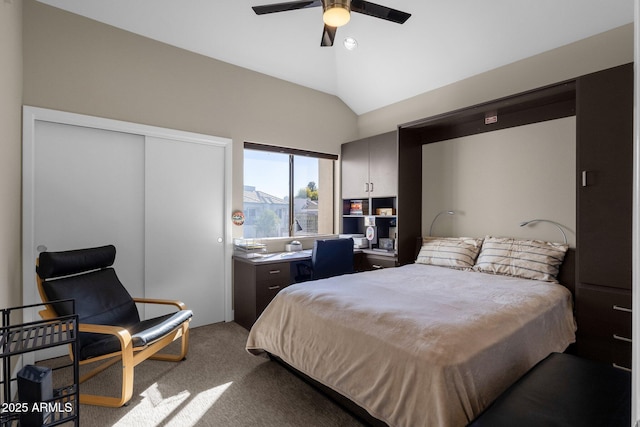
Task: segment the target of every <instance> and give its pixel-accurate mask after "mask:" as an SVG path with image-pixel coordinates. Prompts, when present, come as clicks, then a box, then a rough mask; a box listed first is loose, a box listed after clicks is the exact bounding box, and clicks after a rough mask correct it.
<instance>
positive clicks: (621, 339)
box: [613, 334, 633, 342]
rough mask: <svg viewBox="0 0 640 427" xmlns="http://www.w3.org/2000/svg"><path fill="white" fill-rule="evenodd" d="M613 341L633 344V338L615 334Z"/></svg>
mask: <svg viewBox="0 0 640 427" xmlns="http://www.w3.org/2000/svg"><path fill="white" fill-rule="evenodd" d="M613 339H614V340H618V341H624V342H633V341H631V338H627V337H623V336H620V335H617V334H613Z"/></svg>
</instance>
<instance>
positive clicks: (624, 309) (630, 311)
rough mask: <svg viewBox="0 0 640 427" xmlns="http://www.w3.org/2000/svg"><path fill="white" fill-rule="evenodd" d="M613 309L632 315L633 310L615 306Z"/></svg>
mask: <svg viewBox="0 0 640 427" xmlns="http://www.w3.org/2000/svg"><path fill="white" fill-rule="evenodd" d="M613 309H614V310H618V311H624V312H625V313H633V310H631V309H630V308H627V307H620V306H619V305H615V304H614V306H613Z"/></svg>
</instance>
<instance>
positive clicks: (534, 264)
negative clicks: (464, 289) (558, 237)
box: [473, 236, 569, 283]
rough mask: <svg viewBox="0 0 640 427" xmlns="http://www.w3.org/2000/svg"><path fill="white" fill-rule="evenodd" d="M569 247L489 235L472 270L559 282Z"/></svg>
mask: <svg viewBox="0 0 640 427" xmlns="http://www.w3.org/2000/svg"><path fill="white" fill-rule="evenodd" d="M568 248H569V246H568V245H567V244H564V243H551V242H543V241H542V240H519V239H512V238H505V237H490V236H487V237H485V239H484V243H483V244H482V250H481V251H480V255H478V260H477V261H476V265H475V266H474V267H473V270H474V271H480V272H483V273H492V274H502V275H505V276H514V277H521V278H524V279H534V280H543V281H546V282H555V283H558V281H557V280H556V276H557V275H558V272H559V271H560V265H562V261H563V260H564V255H565V253H566V252H567V249H568Z"/></svg>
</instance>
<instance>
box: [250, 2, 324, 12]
mask: <svg viewBox="0 0 640 427" xmlns="http://www.w3.org/2000/svg"><path fill="white" fill-rule="evenodd" d="M318 6H322V0H307V1H288V2H285V3H273V4H265V5H263V6H253V7H252V9H253V11H254V12H255V13H256V15H264V14H267V13H275V12H286V11H289V10H297V9H306V8H308V7H318Z"/></svg>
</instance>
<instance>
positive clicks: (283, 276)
mask: <svg viewBox="0 0 640 427" xmlns="http://www.w3.org/2000/svg"><path fill="white" fill-rule="evenodd" d="M290 271H291V269H290V266H289V263H287V262H283V263H277V264H268V265H260V266H258V267H256V315H257V316H259V315H260V314H261V313H262V311H263V310H264V309H265V308H266V307H267V305H269V303H270V302H271V300H272V299H273V298H274V297H275V296H276V294H277V293H278V292H280V290H281V289H283V288H285V287H287V286H289V285H290V284H291V279H290V278H291V274H290Z"/></svg>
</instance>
